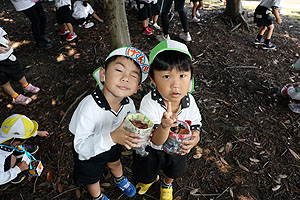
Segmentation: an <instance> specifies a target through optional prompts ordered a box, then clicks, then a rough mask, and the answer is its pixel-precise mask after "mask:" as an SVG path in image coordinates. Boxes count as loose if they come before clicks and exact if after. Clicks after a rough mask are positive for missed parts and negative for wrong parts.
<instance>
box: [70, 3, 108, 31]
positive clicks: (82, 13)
mask: <svg viewBox="0 0 300 200" xmlns="http://www.w3.org/2000/svg"><path fill="white" fill-rule="evenodd" d="M91 16H93V17H94V18H95V19H97V20H98V21H99V22H101V23H103V20H102V19H100V18H99V17H98V15H97V14H96V13H95V12H94V10H93V8H92V6H91V5H90V4H89V3H88V2H87V0H81V1H76V2H75V3H74V5H73V14H72V17H74V19H75V21H76V23H77V24H78V26H79V27H84V28H91V27H92V26H94V23H93V22H89V20H90V18H91Z"/></svg>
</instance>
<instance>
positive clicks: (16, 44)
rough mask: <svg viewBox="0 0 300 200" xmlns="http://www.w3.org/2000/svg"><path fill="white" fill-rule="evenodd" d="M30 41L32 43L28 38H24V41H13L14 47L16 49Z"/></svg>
mask: <svg viewBox="0 0 300 200" xmlns="http://www.w3.org/2000/svg"><path fill="white" fill-rule="evenodd" d="M29 43H30V41H28V40H23V41H22V42H13V45H12V47H13V48H14V49H16V48H18V47H20V46H22V45H24V44H29Z"/></svg>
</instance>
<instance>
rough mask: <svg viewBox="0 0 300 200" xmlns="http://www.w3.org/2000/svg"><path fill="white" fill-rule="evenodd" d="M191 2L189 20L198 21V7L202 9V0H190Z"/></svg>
mask: <svg viewBox="0 0 300 200" xmlns="http://www.w3.org/2000/svg"><path fill="white" fill-rule="evenodd" d="M191 2H192V3H193V8H192V20H191V22H194V23H198V22H199V21H200V19H199V18H200V13H199V9H203V0H191Z"/></svg>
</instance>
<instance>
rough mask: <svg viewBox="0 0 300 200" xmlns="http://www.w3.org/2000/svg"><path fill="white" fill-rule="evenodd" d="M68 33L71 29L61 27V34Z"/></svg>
mask: <svg viewBox="0 0 300 200" xmlns="http://www.w3.org/2000/svg"><path fill="white" fill-rule="evenodd" d="M68 33H70V31H69V30H68V29H65V28H63V29H61V31H59V33H58V34H59V35H66V34H68Z"/></svg>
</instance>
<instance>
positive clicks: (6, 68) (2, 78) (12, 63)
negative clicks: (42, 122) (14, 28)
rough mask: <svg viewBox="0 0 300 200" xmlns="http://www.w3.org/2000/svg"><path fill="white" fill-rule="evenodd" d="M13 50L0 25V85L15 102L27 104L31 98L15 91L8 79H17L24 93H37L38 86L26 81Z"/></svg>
mask: <svg viewBox="0 0 300 200" xmlns="http://www.w3.org/2000/svg"><path fill="white" fill-rule="evenodd" d="M13 51H14V50H13V47H12V42H11V41H10V40H9V39H8V36H7V33H6V32H5V31H4V30H3V29H2V28H1V27H0V85H1V86H2V88H3V89H4V91H5V92H6V93H8V94H9V95H10V96H11V97H12V98H13V102H14V103H15V104H22V105H27V104H28V103H30V102H31V101H32V99H31V98H30V97H27V96H24V95H22V94H18V93H16V92H15V90H14V89H13V88H12V87H11V85H10V80H12V81H19V82H20V83H21V84H22V86H23V90H24V92H25V93H37V92H39V91H40V88H38V87H35V86H33V85H31V84H30V83H28V82H27V80H26V78H25V74H24V72H23V71H22V70H21V66H20V64H19V62H18V60H17V58H16V57H15V56H14V55H13Z"/></svg>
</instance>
